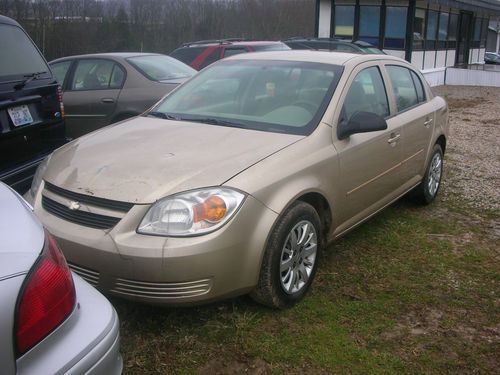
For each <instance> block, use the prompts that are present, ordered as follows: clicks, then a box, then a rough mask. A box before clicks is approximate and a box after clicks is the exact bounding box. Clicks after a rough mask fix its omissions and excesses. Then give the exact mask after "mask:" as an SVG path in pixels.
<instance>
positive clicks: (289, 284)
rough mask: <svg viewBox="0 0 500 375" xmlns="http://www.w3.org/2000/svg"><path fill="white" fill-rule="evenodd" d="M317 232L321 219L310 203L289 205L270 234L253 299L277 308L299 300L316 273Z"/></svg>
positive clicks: (318, 239) (318, 248) (319, 240)
mask: <svg viewBox="0 0 500 375" xmlns="http://www.w3.org/2000/svg"><path fill="white" fill-rule="evenodd" d="M320 233H321V231H320V218H319V215H318V213H317V212H316V210H315V209H314V208H313V207H312V206H311V205H309V204H307V203H304V202H296V203H294V204H293V205H292V206H291V207H290V208H288V209H287V210H286V212H285V213H284V214H283V216H282V217H281V218H280V219H279V221H278V223H277V225H276V226H275V228H274V230H273V232H272V233H271V236H270V238H269V241H268V245H267V247H266V250H265V253H264V259H263V261H262V267H261V271H260V277H259V282H258V285H257V287H256V288H255V290H253V291H252V293H251V296H252V298H253V299H254V300H256V301H257V302H259V303H262V304H264V305H267V306H270V307H274V308H280V309H281V308H286V307H290V306H292V305H294V304H295V303H296V302H298V301H299V300H301V299H302V298H303V297H304V295H305V294H306V293H307V290H308V289H309V287H310V285H311V283H312V280H313V278H314V276H315V274H316V269H317V263H318V255H319V252H320V249H321V238H320V237H319V236H320Z"/></svg>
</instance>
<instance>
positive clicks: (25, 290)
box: [0, 183, 122, 375]
mask: <svg viewBox="0 0 500 375" xmlns="http://www.w3.org/2000/svg"><path fill="white" fill-rule="evenodd" d="M0 208H1V209H0V301H1V303H0V364H1V366H2V367H1V370H0V372H1V373H2V374H5V375H7V374H56V373H57V374H59V373H69V374H107V375H113V374H120V373H121V372H122V358H121V355H120V352H119V341H120V340H119V337H120V335H119V321H118V316H117V314H116V311H115V309H114V308H113V306H111V304H110V303H109V302H108V300H107V299H106V298H105V297H103V296H102V295H101V294H100V293H99V292H98V291H96V290H95V289H94V288H93V287H92V286H90V285H89V284H87V282H85V281H84V280H82V279H81V278H80V277H78V276H77V275H74V274H72V273H71V271H70V270H69V268H68V266H67V264H66V260H65V259H64V256H63V255H62V253H61V251H60V250H59V248H58V246H57V244H56V242H55V240H54V239H53V238H52V237H51V236H50V234H49V233H48V232H47V231H46V230H44V228H43V226H42V225H41V224H40V222H39V221H38V220H37V219H36V218H35V216H34V215H33V213H32V210H31V208H30V207H29V206H28V204H27V203H26V202H25V201H24V199H23V198H21V197H20V196H19V195H17V193H15V192H14V191H13V190H11V189H10V188H9V187H7V186H6V185H4V184H2V183H0Z"/></svg>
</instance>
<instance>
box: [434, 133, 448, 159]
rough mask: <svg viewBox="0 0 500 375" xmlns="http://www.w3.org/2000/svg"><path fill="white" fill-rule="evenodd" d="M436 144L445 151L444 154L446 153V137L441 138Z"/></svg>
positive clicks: (441, 136)
mask: <svg viewBox="0 0 500 375" xmlns="http://www.w3.org/2000/svg"><path fill="white" fill-rule="evenodd" d="M436 144H438V145H440V146H441V150H443V154H444V151H445V150H446V138H445V137H444V135H440V136H439V138H438V139H437V141H436Z"/></svg>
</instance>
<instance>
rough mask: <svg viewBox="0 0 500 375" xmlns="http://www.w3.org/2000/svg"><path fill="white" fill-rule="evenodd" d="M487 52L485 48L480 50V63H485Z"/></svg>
mask: <svg viewBox="0 0 500 375" xmlns="http://www.w3.org/2000/svg"><path fill="white" fill-rule="evenodd" d="M485 52H486V49H484V48H481V49H480V50H479V62H480V63H483V62H484V53H485Z"/></svg>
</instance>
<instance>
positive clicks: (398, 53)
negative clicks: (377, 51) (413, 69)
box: [384, 49, 405, 59]
mask: <svg viewBox="0 0 500 375" xmlns="http://www.w3.org/2000/svg"><path fill="white" fill-rule="evenodd" d="M384 52H385V53H387V54H388V55H391V56H396V57H399V58H400V59H404V58H405V51H400V50H392V49H384Z"/></svg>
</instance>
